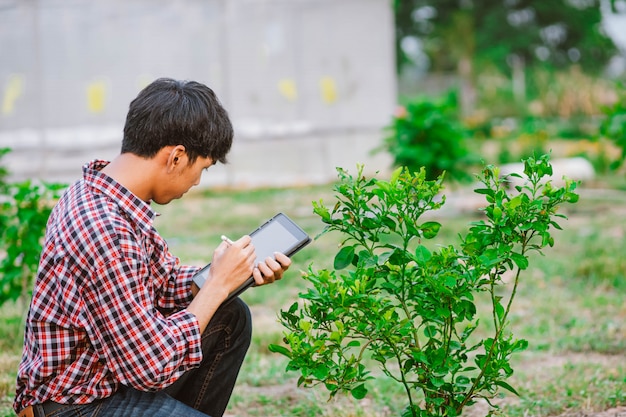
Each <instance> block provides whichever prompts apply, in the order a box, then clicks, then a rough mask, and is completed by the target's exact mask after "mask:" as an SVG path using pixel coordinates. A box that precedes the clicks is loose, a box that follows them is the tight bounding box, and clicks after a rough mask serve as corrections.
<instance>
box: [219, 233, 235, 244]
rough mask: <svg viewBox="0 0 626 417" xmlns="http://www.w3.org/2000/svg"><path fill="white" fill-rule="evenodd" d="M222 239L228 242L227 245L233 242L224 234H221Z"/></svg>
mask: <svg viewBox="0 0 626 417" xmlns="http://www.w3.org/2000/svg"><path fill="white" fill-rule="evenodd" d="M222 240H223V241H224V242H226V243H228V244H229V245H232V244H233V243H234V242H233V241H232V240H230V239H229V238H227V237H226V236H224V235H222Z"/></svg>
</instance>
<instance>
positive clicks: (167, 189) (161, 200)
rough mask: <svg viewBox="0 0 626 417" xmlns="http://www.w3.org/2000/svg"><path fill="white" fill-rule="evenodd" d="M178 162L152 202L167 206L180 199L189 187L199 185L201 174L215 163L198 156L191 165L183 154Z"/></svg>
mask: <svg viewBox="0 0 626 417" xmlns="http://www.w3.org/2000/svg"><path fill="white" fill-rule="evenodd" d="M182 159H184V160H182V161H179V162H180V163H179V165H178V166H177V167H176V168H175V169H173V170H172V172H170V173H169V174H168V178H167V180H166V181H165V182H164V184H163V186H162V187H160V191H161V192H160V193H158V195H155V196H154V197H155V198H154V199H153V200H154V202H156V203H158V204H167V203H169V202H170V201H172V200H174V199H177V198H181V197H182V196H183V195H184V194H185V193H186V192H187V191H189V189H191V187H193V186H194V185H198V184H199V183H200V178H201V177H202V172H203V171H204V170H206V169H209V168H210V167H212V166H213V165H214V164H215V162H214V161H213V159H211V158H204V157H202V156H199V157H198V158H197V159H196V160H195V161H194V162H193V163H191V164H190V163H189V159H188V158H187V155H186V154H185V155H184V156H183V157H182Z"/></svg>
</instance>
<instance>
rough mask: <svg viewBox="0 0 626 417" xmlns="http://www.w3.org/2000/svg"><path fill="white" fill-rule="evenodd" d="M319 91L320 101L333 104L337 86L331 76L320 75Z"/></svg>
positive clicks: (335, 99)
mask: <svg viewBox="0 0 626 417" xmlns="http://www.w3.org/2000/svg"><path fill="white" fill-rule="evenodd" d="M320 93H321V95H322V101H324V103H326V104H333V103H334V102H335V101H337V87H336V85H335V80H334V79H333V78H332V77H322V79H320Z"/></svg>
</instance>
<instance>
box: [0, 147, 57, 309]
mask: <svg viewBox="0 0 626 417" xmlns="http://www.w3.org/2000/svg"><path fill="white" fill-rule="evenodd" d="M7 151H8V150H4V151H3V152H2V154H6V153H7ZM4 175H5V176H6V170H4ZM63 187H64V185H61V184H48V183H41V184H37V183H35V182H33V181H24V182H19V183H6V182H4V180H2V182H1V188H0V248H2V251H0V305H2V304H4V303H5V302H6V301H9V300H17V299H18V298H22V299H23V300H24V299H25V298H26V296H27V293H28V290H29V289H30V288H31V287H32V283H33V279H34V276H35V273H36V271H37V267H38V264H39V256H40V253H41V248H42V246H41V239H42V237H43V235H44V232H45V228H46V223H47V221H48V216H49V215H50V212H51V210H52V206H53V204H54V201H55V200H56V199H57V198H58V196H59V192H60V190H61V189H62V188H63Z"/></svg>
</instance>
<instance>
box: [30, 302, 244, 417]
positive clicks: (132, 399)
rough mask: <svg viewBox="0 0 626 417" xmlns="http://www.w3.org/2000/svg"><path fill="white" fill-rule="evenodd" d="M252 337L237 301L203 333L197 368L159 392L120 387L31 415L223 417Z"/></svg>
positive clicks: (225, 307) (218, 314) (223, 308)
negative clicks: (88, 401)
mask: <svg viewBox="0 0 626 417" xmlns="http://www.w3.org/2000/svg"><path fill="white" fill-rule="evenodd" d="M251 335H252V320H251V317H250V310H249V309H248V306H247V305H246V304H245V303H244V302H243V301H241V300H240V299H239V298H235V299H233V301H231V302H230V303H228V304H226V305H222V306H221V307H220V308H219V309H218V311H217V312H216V314H215V315H214V316H213V319H212V320H211V322H210V323H209V325H208V326H207V328H206V330H205V331H204V333H203V334H202V352H203V357H202V363H201V365H200V367H199V368H195V369H192V370H190V371H188V372H186V373H185V374H184V375H183V376H181V377H180V379H178V380H177V381H176V382H175V383H174V384H173V385H171V386H169V387H167V388H166V389H164V390H163V391H160V392H142V391H137V390H135V389H133V388H128V387H122V388H121V389H120V390H119V391H117V392H116V393H115V394H113V395H112V396H111V397H109V398H106V399H104V400H100V401H96V402H95V403H92V404H87V405H67V406H61V407H48V406H47V405H46V404H44V406H43V407H42V406H41V405H38V406H35V411H36V414H35V416H37V417H44V416H45V417H119V416H146V417H196V416H198V417H199V416H206V415H209V416H212V417H221V416H222V414H224V410H225V409H226V406H227V405H228V400H229V399H230V395H231V394H232V391H233V387H234V385H235V381H236V379H237V375H238V374H239V369H240V368H241V364H242V363H243V360H244V357H245V355H246V352H247V351H248V347H249V346H250V338H251ZM42 408H43V410H42ZM50 408H56V409H55V410H50ZM42 411H45V412H44V413H42Z"/></svg>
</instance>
